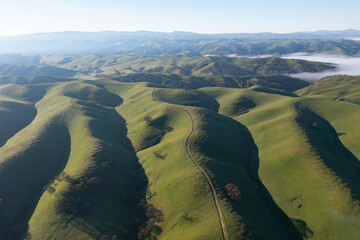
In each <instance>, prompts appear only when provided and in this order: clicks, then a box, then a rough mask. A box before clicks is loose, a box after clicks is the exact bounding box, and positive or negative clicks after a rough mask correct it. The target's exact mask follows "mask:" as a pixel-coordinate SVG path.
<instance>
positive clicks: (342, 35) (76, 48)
mask: <svg viewBox="0 0 360 240" xmlns="http://www.w3.org/2000/svg"><path fill="white" fill-rule="evenodd" d="M352 38H354V39H356V38H360V31H358V30H344V31H317V32H298V33H289V34H276V33H252V34H247V33H234V34H198V33H190V32H173V33H161V32H147V31H140V32H111V31H107V32H56V33H36V34H28V35H19V36H10V37H0V53H27V54H57V55H70V54H71V55H74V54H76V55H88V54H126V55H142V56H150V55H161V54H177V53H186V54H188V55H205V54H216V55H226V54H238V55H258V54H288V53H294V52H300V51H301V52H311V53H313V52H326V53H334V54H344V55H358V54H359V50H360V43H359V42H357V41H352V40H344V39H352ZM292 39H297V40H292Z"/></svg>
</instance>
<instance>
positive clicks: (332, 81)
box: [297, 75, 360, 104]
mask: <svg viewBox="0 0 360 240" xmlns="http://www.w3.org/2000/svg"><path fill="white" fill-rule="evenodd" d="M297 93H298V94H299V95H300V96H304V95H306V96H313V95H324V96H329V97H333V98H336V99H337V100H339V101H348V102H352V103H356V104H360V77H359V76H355V77H354V76H346V75H343V76H341V75H339V76H331V77H326V78H323V79H320V80H319V81H316V82H315V84H314V85H312V86H310V87H308V88H304V89H301V90H299V91H298V92H297Z"/></svg>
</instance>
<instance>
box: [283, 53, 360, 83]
mask: <svg viewBox="0 0 360 240" xmlns="http://www.w3.org/2000/svg"><path fill="white" fill-rule="evenodd" d="M281 57H282V58H286V59H301V60H307V61H314V62H326V63H332V64H335V66H336V68H335V69H333V70H330V71H325V72H319V73H309V72H305V73H296V74H290V76H292V77H297V78H301V79H304V80H310V81H313V80H317V79H320V78H323V77H327V76H333V75H339V74H341V75H352V76H355V75H360V57H347V56H341V55H328V54H308V53H295V54H289V55H283V56H281Z"/></svg>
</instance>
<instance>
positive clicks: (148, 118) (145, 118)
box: [144, 116, 152, 123]
mask: <svg viewBox="0 0 360 240" xmlns="http://www.w3.org/2000/svg"><path fill="white" fill-rule="evenodd" d="M151 120H152V118H151V117H150V116H145V117H144V121H145V122H147V123H150V122H151Z"/></svg>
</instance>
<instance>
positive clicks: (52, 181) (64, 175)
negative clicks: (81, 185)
mask: <svg viewBox="0 0 360 240" xmlns="http://www.w3.org/2000/svg"><path fill="white" fill-rule="evenodd" d="M62 181H65V182H68V183H72V182H74V179H73V178H71V177H70V175H69V174H67V173H66V172H61V173H60V174H59V175H57V176H55V177H53V178H52V179H50V180H49V183H48V184H46V185H45V187H44V188H43V190H44V191H45V190H46V191H47V192H48V193H50V194H53V193H55V192H56V189H55V187H56V185H57V184H58V182H62Z"/></svg>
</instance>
